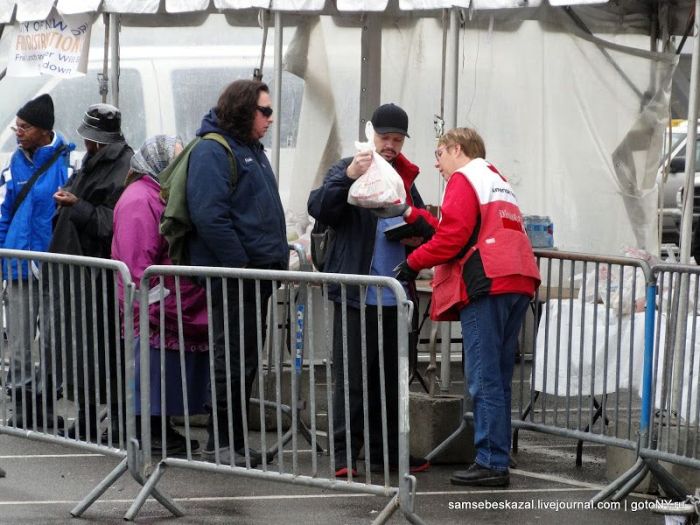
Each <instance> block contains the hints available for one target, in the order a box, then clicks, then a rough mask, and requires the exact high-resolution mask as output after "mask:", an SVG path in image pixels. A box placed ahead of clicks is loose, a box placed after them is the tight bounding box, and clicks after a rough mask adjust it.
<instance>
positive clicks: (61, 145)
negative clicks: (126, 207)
mask: <svg viewBox="0 0 700 525" xmlns="http://www.w3.org/2000/svg"><path fill="white" fill-rule="evenodd" d="M53 125H54V108H53V100H52V99H51V97H50V96H49V95H47V94H44V95H40V96H38V97H37V98H35V99H33V100H30V101H29V102H27V103H26V104H25V105H24V106H22V107H21V108H20V110H19V111H18V112H17V117H16V119H15V126H13V127H12V130H13V131H14V132H15V136H16V137H17V146H18V147H17V150H16V151H15V152H14V154H13V155H12V158H11V159H10V165H9V166H8V167H7V168H6V169H5V170H4V171H3V173H2V178H3V179H4V180H5V181H6V182H5V188H6V193H5V199H4V200H3V203H2V209H1V211H0V215H1V216H0V247H2V248H6V249H14V250H31V251H35V252H45V251H47V249H48V247H49V242H50V240H51V217H52V216H53V213H54V210H55V209H56V206H55V204H54V202H53V194H54V192H55V191H56V189H57V188H58V187H59V186H63V185H64V184H65V183H66V180H67V179H68V175H69V159H70V152H71V150H73V149H74V148H75V146H74V145H73V144H69V143H67V142H66V140H65V139H64V138H63V137H62V136H61V135H60V134H59V133H56V132H55V131H53ZM2 272H3V279H5V280H6V281H7V284H6V287H5V292H4V297H3V299H4V301H5V304H6V306H5V312H6V315H7V323H8V327H7V329H8V334H7V335H8V341H9V348H10V355H11V358H10V368H9V370H8V373H7V377H6V379H5V385H6V387H7V388H8V394H9V395H10V396H11V397H12V399H13V400H14V417H13V422H12V424H15V425H17V426H18V427H22V426H23V427H25V428H30V427H32V426H33V424H34V422H36V423H37V425H42V417H41V403H40V402H38V403H36V405H34V406H35V407H36V411H37V413H36V414H34V412H33V408H32V405H33V401H32V397H33V396H34V395H36V390H37V388H36V386H37V378H35V372H34V367H33V365H32V355H31V344H32V341H33V340H34V335H35V331H36V326H37V323H36V319H37V315H38V313H39V311H38V310H39V293H40V290H39V286H38V280H37V277H38V274H39V268H38V265H37V264H35V263H33V262H31V263H27V262H21V261H17V260H14V261H7V260H6V261H4V262H3V267H2ZM35 415H36V417H35ZM48 419H49V420H51V419H53V418H48ZM49 422H50V421H47V424H48V423H49Z"/></svg>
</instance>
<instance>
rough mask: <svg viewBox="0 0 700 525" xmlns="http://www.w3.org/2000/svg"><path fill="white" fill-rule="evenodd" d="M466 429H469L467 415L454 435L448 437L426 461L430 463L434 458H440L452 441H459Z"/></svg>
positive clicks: (428, 455)
mask: <svg viewBox="0 0 700 525" xmlns="http://www.w3.org/2000/svg"><path fill="white" fill-rule="evenodd" d="M465 428H467V415H466V414H464V416H462V421H461V422H460V423H459V426H458V427H457V429H456V430H455V431H454V432H452V434H450V435H449V436H447V438H445V440H444V441H443V442H442V443H440V444H439V445H438V446H437V447H435V448H434V449H433V450H431V451H430V452H429V453H428V454H427V455H426V456H425V459H427V460H428V461H432V460H433V458H434V457H436V456H439V455H440V454H441V453H442V452H443V451H444V450H445V449H446V448H447V447H449V446H450V443H452V441H454V440H455V439H457V436H459V435H460V434H461V433H462V431H463V430H464V429H465Z"/></svg>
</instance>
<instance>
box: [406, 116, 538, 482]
mask: <svg viewBox="0 0 700 525" xmlns="http://www.w3.org/2000/svg"><path fill="white" fill-rule="evenodd" d="M485 156H486V149H485V147H484V141H483V139H482V138H481V137H480V136H479V135H478V133H476V131H474V130H473V129H469V128H455V129H453V130H450V131H448V132H447V133H446V134H445V135H443V136H442V137H441V138H440V140H439V142H438V148H437V150H436V151H435V158H436V161H437V162H436V164H435V166H436V167H437V168H438V169H439V170H440V174H441V175H442V177H443V178H444V179H445V181H446V182H447V187H446V188H445V196H444V199H443V204H442V218H441V220H440V225H439V227H438V229H437V231H436V232H435V235H434V236H433V238H432V239H431V240H430V241H429V242H427V243H425V244H423V245H422V246H420V247H419V248H417V249H416V250H415V251H413V252H412V253H411V255H410V256H409V257H408V259H407V260H406V261H405V262H404V263H402V264H401V265H399V266H398V267H397V268H396V272H397V274H396V277H397V279H399V280H402V279H403V280H405V279H411V278H415V275H416V274H417V272H418V271H419V270H421V269H423V268H430V267H433V266H435V267H436V268H435V277H434V279H433V300H432V304H431V318H432V319H433V320H436V321H445V320H457V319H459V320H460V322H461V325H462V338H463V341H464V354H465V355H464V357H465V358H464V365H465V377H466V378H467V380H468V383H469V393H470V395H471V397H472V400H473V403H474V444H475V448H476V451H477V454H476V461H475V463H474V464H473V465H472V466H471V467H470V468H469V469H467V470H462V471H457V472H455V473H454V474H453V476H452V478H451V479H450V481H451V482H452V483H453V484H456V485H472V486H491V487H505V486H507V485H508V484H509V482H510V477H509V472H508V464H509V459H510V432H511V425H510V412H511V380H512V377H513V365H514V360H515V351H516V347H517V344H518V341H517V338H518V332H519V330H520V326H521V324H522V321H523V317H524V316H525V311H526V309H527V305H528V303H529V302H530V299H531V298H532V296H533V295H534V292H535V289H536V287H537V286H539V282H540V275H539V271H538V269H537V264H536V262H535V258H534V255H533V253H532V248H531V246H530V242H529V240H528V238H527V235H526V234H525V230H524V227H523V219H522V214H521V213H520V209H519V208H518V204H517V201H516V199H515V195H514V193H513V190H512V189H511V187H510V185H509V184H508V183H507V182H506V180H505V178H504V177H503V176H502V175H501V174H500V173H499V172H498V170H496V168H495V167H494V166H493V165H491V164H490V163H488V162H486V161H485V160H484V157H485Z"/></svg>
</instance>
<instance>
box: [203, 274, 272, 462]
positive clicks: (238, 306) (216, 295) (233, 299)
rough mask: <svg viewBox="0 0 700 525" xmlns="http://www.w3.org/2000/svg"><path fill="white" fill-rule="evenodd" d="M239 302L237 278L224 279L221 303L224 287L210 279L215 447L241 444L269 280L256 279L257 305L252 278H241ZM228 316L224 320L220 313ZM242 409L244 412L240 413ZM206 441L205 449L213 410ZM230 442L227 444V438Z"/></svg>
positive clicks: (210, 445) (211, 437) (211, 429)
mask: <svg viewBox="0 0 700 525" xmlns="http://www.w3.org/2000/svg"><path fill="white" fill-rule="evenodd" d="M242 286H243V302H242V303H241V302H240V300H239V296H238V290H239V281H238V279H229V280H227V281H226V291H225V296H226V300H227V304H226V305H225V304H224V289H223V280H222V279H212V282H211V293H212V330H213V334H214V389H215V393H216V410H217V413H216V421H217V425H218V435H219V446H220V447H228V446H233V449H234V450H238V449H240V448H241V447H243V446H244V440H243V417H244V414H247V413H248V405H249V401H250V393H251V390H252V387H253V381H254V380H255V375H256V374H257V371H258V344H260V345H262V344H263V343H264V337H265V330H266V326H267V302H268V299H269V298H270V295H271V294H272V283H271V282H269V281H267V282H265V281H261V282H260V302H259V304H260V308H259V310H258V308H257V306H256V299H255V294H256V290H255V281H249V280H244V281H242ZM225 312H226V313H227V315H228V319H227V321H228V324H226V323H225V321H226V320H225V318H224V313H225ZM258 312H259V314H260V319H261V331H260V333H258V326H257V315H258ZM241 318H242V320H243V347H242V348H241V333H240V330H241V326H240V325H241ZM227 334H228V349H229V364H228V366H227V364H226V338H227ZM241 355H242V356H243V369H242V372H243V383H244V385H243V387H244V388H243V390H244V392H243V396H244V397H243V405H244V407H245V408H244V409H243V408H242V407H241V400H242V398H241ZM227 370H229V371H230V377H231V383H230V392H231V413H232V424H233V436H229V423H228V407H229V405H228V391H229V389H228V383H227V380H226V372H227ZM244 410H245V412H244ZM207 430H208V431H209V440H208V443H207V449H209V450H213V449H214V413H213V410H212V413H211V415H210V417H209V422H208V424H207ZM229 438H233V442H232V443H230V442H229V441H230V439H229Z"/></svg>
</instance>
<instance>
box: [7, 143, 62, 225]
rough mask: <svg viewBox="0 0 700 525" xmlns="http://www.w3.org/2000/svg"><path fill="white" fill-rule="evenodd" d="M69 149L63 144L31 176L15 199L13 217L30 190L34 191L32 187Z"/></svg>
mask: <svg viewBox="0 0 700 525" xmlns="http://www.w3.org/2000/svg"><path fill="white" fill-rule="evenodd" d="M67 149H68V148H67V146H66V145H65V144H62V145H61V147H59V148H58V149H57V150H56V151H55V152H54V154H53V155H51V158H50V159H49V160H47V161H46V162H44V163H43V164H42V165H41V166H39V168H38V169H37V170H36V171H35V172H34V174H33V175H32V176H31V178H30V179H29V180H28V181H27V182H26V183H25V184H24V186H22V189H21V190H20V192H19V195H17V198H16V199H15V202H14V207H13V208H12V215H13V216H14V214H15V213H17V210H18V209H19V206H20V204H22V203H23V202H24V199H26V198H27V194H28V193H29V190H31V189H32V186H34V183H35V182H36V181H37V180H38V179H39V177H41V176H42V175H43V174H44V173H45V172H46V170H48V169H49V168H50V167H51V166H52V165H53V163H54V162H56V160H57V159H58V157H60V156H61V154H62V153H63V152H64V151H66V150H67Z"/></svg>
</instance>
